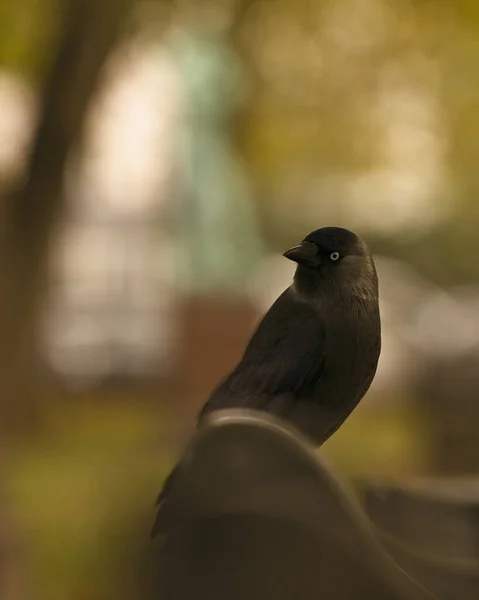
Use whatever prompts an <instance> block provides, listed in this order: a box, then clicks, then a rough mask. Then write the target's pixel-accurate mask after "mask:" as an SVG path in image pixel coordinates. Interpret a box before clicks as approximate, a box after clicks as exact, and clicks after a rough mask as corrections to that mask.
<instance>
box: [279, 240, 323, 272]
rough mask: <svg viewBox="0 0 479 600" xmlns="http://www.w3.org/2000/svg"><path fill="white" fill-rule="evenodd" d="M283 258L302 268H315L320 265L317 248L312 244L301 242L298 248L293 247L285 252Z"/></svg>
mask: <svg viewBox="0 0 479 600" xmlns="http://www.w3.org/2000/svg"><path fill="white" fill-rule="evenodd" d="M283 256H284V257H285V258H289V260H292V261H294V262H295V263H298V265H303V266H304V267H310V268H316V267H318V266H319V264H320V258H319V255H318V247H317V246H316V244H313V243H312V242H302V243H301V244H299V246H293V247H292V248H290V249H289V250H286V252H285V253H284V254H283Z"/></svg>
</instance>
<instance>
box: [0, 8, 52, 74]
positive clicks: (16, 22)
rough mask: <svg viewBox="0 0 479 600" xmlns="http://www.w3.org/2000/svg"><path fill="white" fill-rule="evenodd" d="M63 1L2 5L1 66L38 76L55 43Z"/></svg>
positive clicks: (0, 18)
mask: <svg viewBox="0 0 479 600" xmlns="http://www.w3.org/2000/svg"><path fill="white" fill-rule="evenodd" d="M61 10H62V2H60V0H18V1H16V2H2V3H1V5H0V66H1V67H4V68H7V69H10V70H12V71H18V72H20V73H21V74H23V75H25V76H27V77H30V78H33V79H37V78H38V77H39V75H41V74H42V73H43V71H44V69H45V66H46V64H47V62H48V59H49V58H50V57H51V53H52V51H53V47H54V45H55V41H56V37H57V33H58V31H57V30H58V25H59V18H60V16H61Z"/></svg>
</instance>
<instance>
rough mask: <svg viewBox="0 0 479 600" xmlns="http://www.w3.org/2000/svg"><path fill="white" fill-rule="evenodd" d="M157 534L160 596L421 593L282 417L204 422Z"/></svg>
mask: <svg viewBox="0 0 479 600" xmlns="http://www.w3.org/2000/svg"><path fill="white" fill-rule="evenodd" d="M170 506H171V512H170V515H169V517H170V519H171V527H170V529H169V532H168V534H167V535H166V536H165V537H164V538H162V537H161V536H160V537H159V538H156V539H155V542H154V543H155V546H154V552H153V554H156V552H158V554H156V558H155V561H154V562H155V563H156V564H155V566H156V569H158V564H157V561H156V559H157V558H158V556H159V559H160V565H161V566H160V570H159V581H157V583H156V585H157V588H156V589H157V590H158V593H157V594H155V595H154V596H153V597H161V598H162V600H186V599H191V598H195V600H203V599H204V600H206V599H208V600H216V599H218V600H219V599H221V600H224V599H225V598H228V600H240V599H241V600H244V599H245V598H248V599H251V600H270V599H271V600H273V599H274V600H286V599H288V600H293V599H298V600H299V599H300V600H309V599H311V600H313V599H314V600H318V598H334V599H335V600H350V599H351V600H353V599H354V600H362V599H364V600H366V599H367V600H375V599H377V600H406V599H407V600H413V599H414V600H427V599H430V598H431V596H430V595H429V593H428V592H426V591H425V590H423V589H422V588H421V587H420V586H418V585H417V584H415V582H414V581H412V580H411V579H410V578H409V576H408V575H406V574H405V573H404V572H403V571H401V569H399V568H398V567H397V565H396V564H395V563H394V562H393V561H392V560H391V558H390V557H389V555H388V554H387V553H386V552H385V551H384V550H383V549H382V547H381V546H380V544H379V543H378V541H377V539H376V538H375V536H374V534H373V533H372V530H371V528H370V526H369V523H368V521H367V519H366V518H365V516H364V514H363V513H362V511H361V509H360V508H359V505H358V504H357V503H356V502H355V500H354V499H353V497H352V496H351V495H350V494H348V493H347V491H346V490H345V489H344V488H343V487H342V486H341V484H340V483H339V482H338V480H337V479H336V478H335V477H334V475H333V474H332V473H331V471H330V470H329V469H328V467H327V466H326V465H325V464H324V463H323V462H322V460H321V459H319V458H318V457H317V456H316V455H315V454H314V452H313V451H312V449H311V447H310V445H309V444H308V443H306V442H304V441H303V439H302V438H301V437H300V436H299V435H297V434H296V433H295V430H294V429H292V428H291V427H290V426H288V425H287V424H285V423H283V422H282V421H280V420H278V419H276V418H273V417H270V416H268V415H261V414H260V413H258V412H255V411H247V410H227V411H218V412H216V413H214V414H212V415H211V416H210V417H208V419H207V420H206V421H205V424H204V425H203V426H202V427H201V429H200V430H199V432H198V434H197V435H196V437H195V438H194V440H193V442H192V443H191V445H190V447H189V449H188V450H187V452H186V455H185V457H184V460H183V461H182V463H181V467H180V469H179V471H178V474H177V478H176V480H175V482H174V484H173V486H172V489H171V505H170Z"/></svg>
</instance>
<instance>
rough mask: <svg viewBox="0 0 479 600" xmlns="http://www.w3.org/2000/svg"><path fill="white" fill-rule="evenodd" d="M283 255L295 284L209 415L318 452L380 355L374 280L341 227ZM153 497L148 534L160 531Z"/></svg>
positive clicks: (355, 239) (352, 237)
mask: <svg viewBox="0 0 479 600" xmlns="http://www.w3.org/2000/svg"><path fill="white" fill-rule="evenodd" d="M284 256H285V257H286V258H288V259H290V260H292V261H294V262H296V263H297V265H298V266H297V268H296V272H295V275H294V281H293V283H292V285H291V286H290V287H289V288H288V289H286V290H285V291H284V292H283V293H282V294H281V296H279V298H278V299H277V300H276V302H275V303H274V304H273V305H272V306H271V308H270V309H269V311H268V312H267V313H266V315H265V316H264V318H263V320H262V321H261V323H260V324H259V326H258V328H257V329H256V331H255V332H254V334H253V336H252V338H251V340H250V342H249V344H248V346H247V348H246V350H245V352H244V355H243V357H242V359H241V360H240V362H239V363H238V364H237V366H236V368H235V369H234V370H233V372H232V373H231V374H230V375H229V376H228V377H227V378H226V379H225V381H223V382H222V383H221V384H220V385H219V386H218V388H217V389H216V390H215V391H214V392H213V393H212V395H211V397H210V398H209V400H208V401H207V402H206V404H205V406H204V407H203V409H202V410H201V412H200V415H199V421H201V419H202V418H203V417H204V416H205V415H206V414H208V413H210V412H211V411H214V410H219V409H225V408H249V409H257V410H261V411H267V412H269V413H273V414H276V415H277V416H279V417H281V418H283V419H286V420H288V421H290V422H291V423H293V424H294V425H295V426H296V427H297V428H298V429H299V430H300V431H302V432H303V433H304V434H305V435H306V436H307V437H309V438H310V440H311V441H312V443H314V444H315V445H317V446H320V445H321V444H322V443H323V442H324V441H325V440H327V439H328V438H329V437H330V436H331V435H332V434H333V433H334V432H335V431H336V430H337V429H338V428H339V427H340V426H341V425H342V423H343V422H344V420H345V419H346V418H347V417H348V415H349V414H350V413H351V411H352V410H353V409H354V408H355V407H356V406H357V404H358V402H359V401H360V400H361V398H362V397H363V396H364V394H365V393H366V392H367V390H368V389H369V386H370V385H371V382H372V380H373V378H374V375H375V373H376V367H377V363H378V359H379V354H380V350H381V324H380V316H379V304H378V280H377V275H376V269H375V266H374V262H373V259H372V256H371V254H370V252H369V250H368V247H367V246H366V244H365V242H364V241H363V240H362V239H361V238H360V237H359V236H357V235H356V234H354V233H352V232H351V231H348V230H347V229H342V228H340V227H325V228H322V229H317V230H316V231H313V232H312V233H310V234H309V235H308V236H307V237H306V238H305V239H304V240H303V241H302V242H301V244H299V245H298V246H295V247H293V248H290V249H289V250H287V251H286V252H285V253H284ZM174 476H175V470H174V471H173V472H172V473H171V474H170V476H169V477H168V479H167V480H166V482H165V486H164V488H163V491H162V493H161V494H160V496H159V498H158V503H159V510H158V516H157V521H156V523H155V526H154V528H153V534H154V533H156V531H161V530H162V528H163V523H164V519H163V516H164V515H163V514H162V513H163V512H167V511H165V506H164V505H165V504H166V503H165V499H166V498H167V496H168V492H169V489H170V488H171V485H172V483H173V481H174Z"/></svg>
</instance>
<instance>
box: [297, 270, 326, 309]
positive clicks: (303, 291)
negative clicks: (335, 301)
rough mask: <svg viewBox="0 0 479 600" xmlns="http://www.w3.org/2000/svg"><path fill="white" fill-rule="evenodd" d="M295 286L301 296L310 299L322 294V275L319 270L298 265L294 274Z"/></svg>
mask: <svg viewBox="0 0 479 600" xmlns="http://www.w3.org/2000/svg"><path fill="white" fill-rule="evenodd" d="M293 288H294V290H295V292H296V293H297V294H298V296H299V297H302V298H304V299H305V300H308V299H310V298H316V297H317V296H318V295H320V289H321V275H320V274H319V273H318V272H317V271H313V270H312V269H308V268H307V267H303V266H302V265H298V266H297V268H296V272H295V274H294V283H293Z"/></svg>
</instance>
